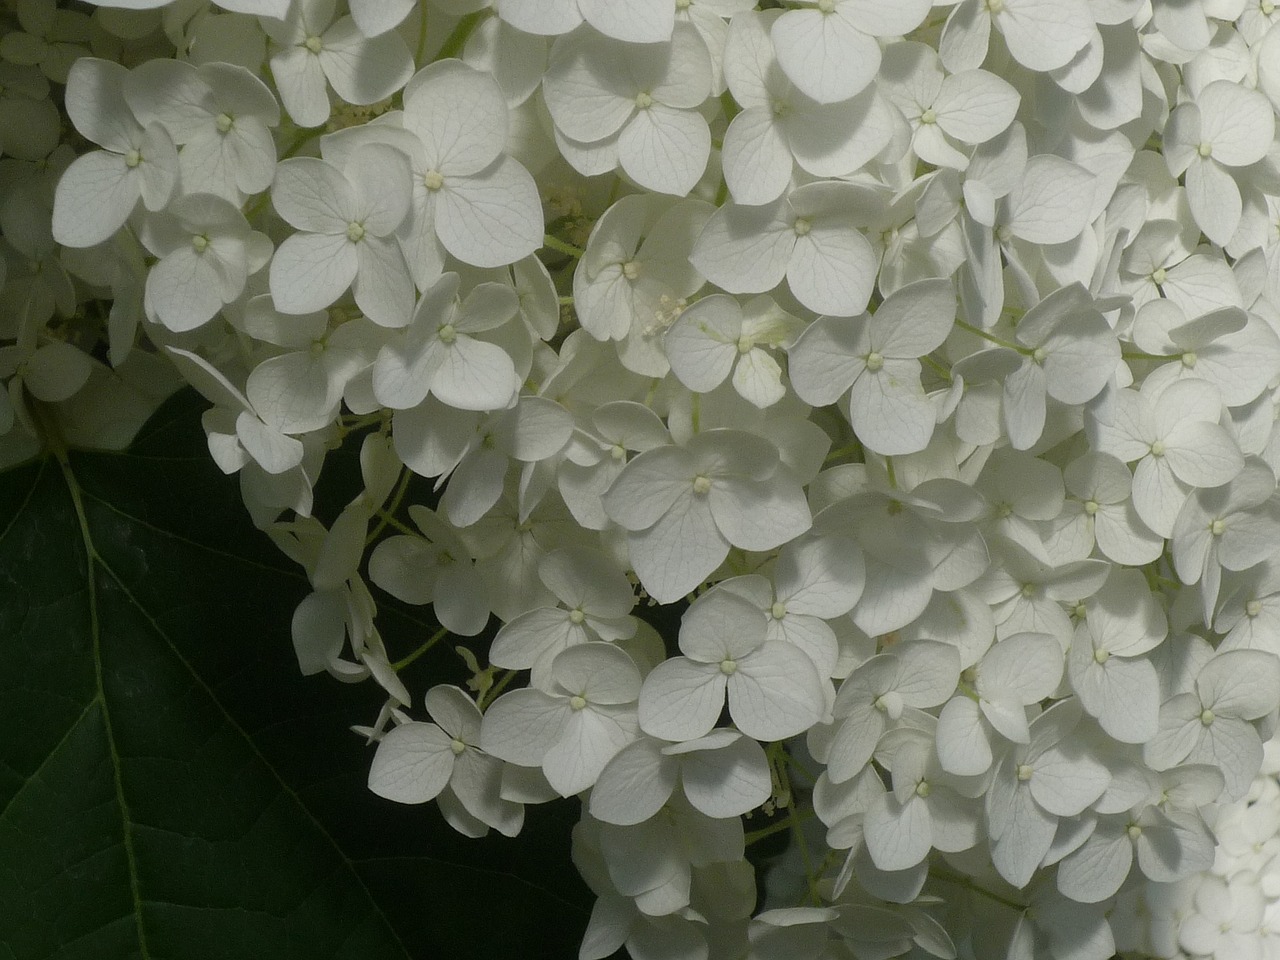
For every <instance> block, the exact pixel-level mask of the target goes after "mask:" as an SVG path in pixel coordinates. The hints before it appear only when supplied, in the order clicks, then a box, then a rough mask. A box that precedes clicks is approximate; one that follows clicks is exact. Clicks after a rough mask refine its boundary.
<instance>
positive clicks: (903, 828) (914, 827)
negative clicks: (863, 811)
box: [862, 793, 933, 870]
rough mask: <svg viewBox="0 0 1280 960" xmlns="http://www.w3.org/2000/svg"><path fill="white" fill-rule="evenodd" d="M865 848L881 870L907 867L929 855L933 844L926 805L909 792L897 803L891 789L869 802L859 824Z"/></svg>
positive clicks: (905, 868)
mask: <svg viewBox="0 0 1280 960" xmlns="http://www.w3.org/2000/svg"><path fill="white" fill-rule="evenodd" d="M862 830H863V837H864V839H865V842H866V845H867V852H868V853H870V854H871V859H872V860H873V861H874V862H875V865H876V866H877V867H879V868H880V869H881V870H907V869H909V868H911V867H914V866H915V865H916V864H917V863H919V862H920V861H921V860H923V859H924V858H925V857H927V856H928V855H929V850H930V849H931V848H932V846H933V831H932V829H931V824H930V818H929V808H928V806H927V805H926V804H925V802H924V800H922V799H921V798H919V797H917V796H914V795H912V796H911V797H909V798H908V799H907V801H906V802H905V803H900V802H899V801H898V799H897V798H896V797H894V795H893V794H892V793H884V794H881V795H880V796H878V797H876V799H875V800H873V801H872V802H871V808H870V809H869V810H868V811H867V819H866V821H865V823H864V824H863V828H862Z"/></svg>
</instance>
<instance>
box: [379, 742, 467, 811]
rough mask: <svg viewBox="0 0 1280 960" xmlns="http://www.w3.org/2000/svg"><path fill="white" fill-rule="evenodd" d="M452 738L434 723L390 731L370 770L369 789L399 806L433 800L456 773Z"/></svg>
mask: <svg viewBox="0 0 1280 960" xmlns="http://www.w3.org/2000/svg"><path fill="white" fill-rule="evenodd" d="M451 740H452V738H451V737H450V736H449V735H448V734H447V733H445V732H444V731H443V730H441V729H440V728H439V727H437V726H436V725H435V724H434V723H403V724H401V725H400V726H398V727H394V728H392V729H391V730H388V731H387V733H386V735H385V736H383V738H382V740H381V741H380V742H379V743H378V750H377V752H376V753H375V754H374V755H373V763H372V764H371V765H370V767H369V789H370V790H372V791H373V792H374V793H376V794H377V795H378V796H380V797H384V798H386V799H387V800H394V801H396V802H397V803H426V802H427V801H428V800H433V799H435V797H436V796H437V795H438V794H439V793H440V791H441V790H443V789H444V788H445V785H446V784H447V783H448V782H449V776H450V774H452V773H453V756H454V755H453V751H452V750H451V749H450V748H449V744H450V742H451Z"/></svg>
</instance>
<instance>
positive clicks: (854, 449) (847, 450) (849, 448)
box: [822, 440, 863, 467]
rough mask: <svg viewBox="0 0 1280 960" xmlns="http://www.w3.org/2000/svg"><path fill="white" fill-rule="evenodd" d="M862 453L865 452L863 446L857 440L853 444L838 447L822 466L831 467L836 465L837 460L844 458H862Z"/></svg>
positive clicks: (829, 454) (828, 455)
mask: <svg viewBox="0 0 1280 960" xmlns="http://www.w3.org/2000/svg"><path fill="white" fill-rule="evenodd" d="M862 452H863V451H862V444H861V443H859V442H858V441H857V440H855V441H853V443H850V444H848V445H846V446H843V447H837V448H836V449H835V450H832V451H831V452H830V453H828V454H827V456H826V458H825V459H824V460H823V461H822V465H823V466H824V467H826V466H829V465H831V464H832V463H834V462H835V461H836V460H839V459H841V458H843V457H848V456H854V455H859V456H860V455H861V454H862Z"/></svg>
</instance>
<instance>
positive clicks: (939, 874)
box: [929, 866, 1027, 913]
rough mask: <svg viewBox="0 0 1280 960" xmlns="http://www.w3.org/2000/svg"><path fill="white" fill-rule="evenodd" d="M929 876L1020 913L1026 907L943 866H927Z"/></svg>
mask: <svg viewBox="0 0 1280 960" xmlns="http://www.w3.org/2000/svg"><path fill="white" fill-rule="evenodd" d="M929 876H930V877H932V878H933V879H935V880H941V881H942V882H943V883H950V884H954V885H955V886H957V887H964V888H965V889H966V890H969V891H971V892H973V893H976V894H978V896H980V897H986V898H987V899H988V900H991V901H992V902H994V903H998V904H1000V905H1002V906H1005V907H1008V908H1009V909H1010V910H1014V911H1016V912H1018V913H1022V912H1023V911H1024V910H1026V909H1027V904H1025V903H1018V902H1017V901H1016V900H1010V899H1009V898H1008V897H1002V896H1000V894H998V893H993V892H992V891H990V890H988V889H986V888H985V887H980V886H978V885H977V884H976V883H974V882H973V881H972V880H971V879H969V878H968V877H965V876H961V875H960V874H958V873H952V872H951V871H950V870H948V869H946V868H945V867H939V866H931V867H930V868H929Z"/></svg>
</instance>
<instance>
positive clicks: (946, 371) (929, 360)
mask: <svg viewBox="0 0 1280 960" xmlns="http://www.w3.org/2000/svg"><path fill="white" fill-rule="evenodd" d="M920 362H921V363H923V364H925V366H927V367H929V368H930V369H931V370H933V372H934V373H936V374H937V375H938V376H940V377H941V378H942V379H943V380H947V381H950V380H951V379H952V377H951V368H950V367H948V366H947V365H946V364H945V363H942V362H941V361H938V360H935V359H934V358H933V357H931V356H929V355H928V354H925V355H924V356H923V357H921V358H920Z"/></svg>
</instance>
